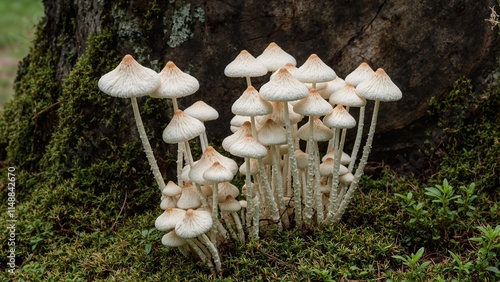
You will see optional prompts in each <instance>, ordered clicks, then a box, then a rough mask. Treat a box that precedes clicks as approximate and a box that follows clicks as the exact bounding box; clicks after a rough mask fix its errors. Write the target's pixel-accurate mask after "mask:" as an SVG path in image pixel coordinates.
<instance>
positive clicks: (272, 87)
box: [259, 68, 309, 102]
mask: <svg viewBox="0 0 500 282" xmlns="http://www.w3.org/2000/svg"><path fill="white" fill-rule="evenodd" d="M259 92H260V95H261V96H262V97H263V98H264V99H266V100H268V101H272V102H285V101H295V100H300V99H303V98H305V97H307V95H308V94H309V89H307V86H305V85H304V83H302V82H300V81H298V80H297V79H295V78H294V77H293V76H292V74H290V72H288V70H287V69H286V68H281V69H280V70H279V72H278V73H277V74H276V75H275V76H274V77H273V78H272V79H271V80H270V81H269V82H267V83H266V84H264V85H262V87H261V88H260V91H259Z"/></svg>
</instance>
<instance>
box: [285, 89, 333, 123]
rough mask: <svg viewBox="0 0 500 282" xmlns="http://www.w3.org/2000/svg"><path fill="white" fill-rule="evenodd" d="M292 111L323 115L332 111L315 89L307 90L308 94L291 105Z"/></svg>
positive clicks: (305, 114)
mask: <svg viewBox="0 0 500 282" xmlns="http://www.w3.org/2000/svg"><path fill="white" fill-rule="evenodd" d="M293 111H294V112H296V113H299V114H301V115H304V116H324V115H327V114H329V113H331V112H332V111H333V108H332V105H330V103H328V102H327V101H326V100H325V99H323V97H321V95H319V93H318V91H316V89H314V88H312V89H311V90H309V95H308V96H307V97H306V98H304V99H302V100H300V101H299V102H298V103H296V104H295V105H294V106H293Z"/></svg>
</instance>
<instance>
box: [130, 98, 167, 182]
mask: <svg viewBox="0 0 500 282" xmlns="http://www.w3.org/2000/svg"><path fill="white" fill-rule="evenodd" d="M130 99H131V101H132V109H133V111H134V118H135V123H136V125H137V130H138V131H139V137H140V138H141V141H142V146H143V147H144V152H145V153H146V158H147V159H148V162H149V166H150V167H151V171H152V172H153V176H154V178H155V180H156V183H157V184H158V188H159V189H160V191H162V190H163V188H165V181H164V180H163V176H162V175H161V173H160V168H159V167H158V164H157V163H156V159H155V156H154V154H153V149H151V145H150V144H149V140H148V137H147V135H146V130H145V129H144V124H143V123H142V118H141V113H140V111H139V105H138V104H137V98H136V97H132V98H130Z"/></svg>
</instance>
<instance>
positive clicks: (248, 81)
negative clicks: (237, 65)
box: [245, 76, 252, 87]
mask: <svg viewBox="0 0 500 282" xmlns="http://www.w3.org/2000/svg"><path fill="white" fill-rule="evenodd" d="M245 79H246V81H247V87H248V86H252V80H251V78H250V77H249V76H245Z"/></svg>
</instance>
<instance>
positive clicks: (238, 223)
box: [231, 212, 245, 244]
mask: <svg viewBox="0 0 500 282" xmlns="http://www.w3.org/2000/svg"><path fill="white" fill-rule="evenodd" d="M231 216H232V217H233V220H234V223H235V224H236V230H238V238H239V241H240V243H241V244H245V232H244V231H243V227H242V225H241V220H240V216H239V215H238V214H237V213H235V212H232V213H231Z"/></svg>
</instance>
